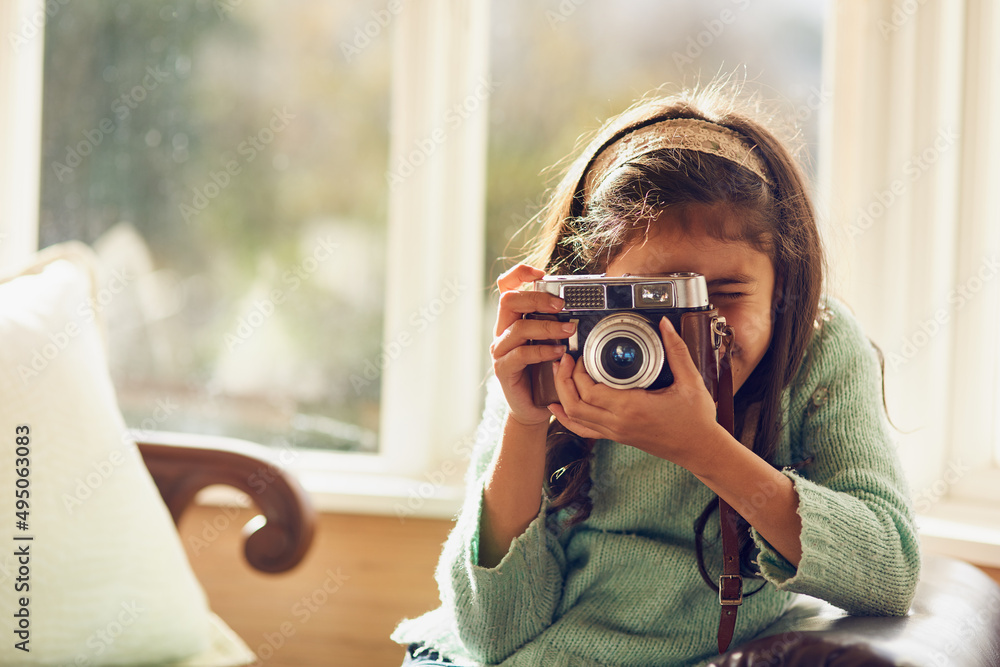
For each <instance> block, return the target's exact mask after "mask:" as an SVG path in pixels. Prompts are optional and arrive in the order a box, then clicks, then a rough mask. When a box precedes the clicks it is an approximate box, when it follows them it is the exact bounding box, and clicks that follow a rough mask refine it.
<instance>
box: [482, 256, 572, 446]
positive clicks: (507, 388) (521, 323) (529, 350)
mask: <svg viewBox="0 0 1000 667" xmlns="http://www.w3.org/2000/svg"><path fill="white" fill-rule="evenodd" d="M544 275H545V272H544V271H541V270H539V269H536V268H534V267H531V266H528V265H526V264H518V265H517V266H515V267H514V268H512V269H511V270H509V271H507V272H506V273H504V274H503V275H502V276H500V277H499V278H498V279H497V287H498V288H499V289H500V307H499V309H498V312H497V322H496V328H495V330H494V334H493V335H494V336H495V338H494V339H493V343H492V344H491V345H490V355H491V356H492V357H493V372H494V374H495V375H496V376H497V379H498V380H500V386H501V387H503V393H504V396H505V397H506V399H507V405H508V407H509V408H510V413H509V417H510V418H512V419H515V420H516V421H518V422H520V423H521V424H523V425H524V426H535V425H539V424H543V423H547V422H548V421H549V418H550V417H551V413H550V412H549V411H548V409H546V408H540V407H538V406H536V405H535V404H534V402H532V400H531V378H530V376H529V375H528V372H527V370H526V369H527V367H528V365H529V364H538V363H550V362H553V361H555V360H556V359H559V357H561V356H562V355H563V352H565V346H563V345H527V344H526V343H527V342H528V341H529V340H546V339H560V338H566V337H568V336H569V335H570V334H571V333H572V332H573V330H574V329H575V327H576V325H573V324H568V323H565V322H554V321H548V320H526V319H522V317H521V316H522V315H523V314H525V313H538V312H541V313H546V312H547V313H557V312H559V311H560V310H562V307H563V300H562V299H560V298H559V297H557V296H553V295H551V294H548V293H546V292H534V291H520V290H519V289H518V288H519V287H520V286H521V285H522V284H524V283H526V282H530V281H532V280H538V279H540V278H541V277H542V276H544Z"/></svg>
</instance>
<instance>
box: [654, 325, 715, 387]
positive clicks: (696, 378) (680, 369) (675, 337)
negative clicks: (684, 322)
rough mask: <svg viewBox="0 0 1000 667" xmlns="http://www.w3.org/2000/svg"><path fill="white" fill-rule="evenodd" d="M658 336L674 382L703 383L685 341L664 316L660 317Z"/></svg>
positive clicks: (685, 383) (684, 383)
mask: <svg viewBox="0 0 1000 667" xmlns="http://www.w3.org/2000/svg"><path fill="white" fill-rule="evenodd" d="M660 336H662V338H663V347H664V349H665V350H666V353H667V363H668V364H669V365H670V372H672V373H673V374H674V382H679V383H681V384H682V385H687V384H691V383H694V382H697V383H698V384H704V380H702V378H701V373H699V372H698V369H697V367H695V365H694V360H693V359H691V352H690V351H689V350H688V347H687V343H685V342H684V339H683V338H681V337H680V334H678V333H677V330H676V329H674V323H673V322H671V321H670V320H669V319H667V318H666V317H663V318H661V319H660Z"/></svg>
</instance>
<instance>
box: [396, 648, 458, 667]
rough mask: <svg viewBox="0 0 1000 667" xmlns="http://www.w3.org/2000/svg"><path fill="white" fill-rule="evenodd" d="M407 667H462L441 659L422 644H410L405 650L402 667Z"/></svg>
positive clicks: (436, 653)
mask: <svg viewBox="0 0 1000 667" xmlns="http://www.w3.org/2000/svg"><path fill="white" fill-rule="evenodd" d="M409 665H414V666H419V667H463V666H462V665H459V664H457V663H454V662H452V661H451V660H447V659H446V658H442V657H441V656H440V655H439V654H438V652H437V651H435V650H434V649H432V648H429V647H427V646H424V645H423V644H410V645H409V646H408V647H407V648H406V658H405V659H404V660H403V667H408V666H409Z"/></svg>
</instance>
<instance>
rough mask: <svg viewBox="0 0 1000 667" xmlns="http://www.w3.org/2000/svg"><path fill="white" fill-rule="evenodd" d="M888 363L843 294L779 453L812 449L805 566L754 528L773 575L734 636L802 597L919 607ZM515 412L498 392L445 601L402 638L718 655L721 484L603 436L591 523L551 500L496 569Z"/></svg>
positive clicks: (441, 644)
mask: <svg viewBox="0 0 1000 667" xmlns="http://www.w3.org/2000/svg"><path fill="white" fill-rule="evenodd" d="M879 373H880V370H879V366H878V362H877V361H876V357H875V354H874V352H873V350H872V348H871V346H870V345H869V342H868V339H867V338H866V337H865V335H864V334H863V332H862V331H861V329H860V327H859V326H858V325H857V323H856V321H855V320H854V318H853V317H852V316H851V315H850V313H849V312H848V311H847V310H846V309H845V308H844V307H843V306H842V305H840V304H838V303H837V302H835V301H831V302H829V303H828V304H827V306H826V308H825V309H824V311H823V317H822V318H821V322H820V325H819V326H818V328H817V333H816V334H815V335H814V337H813V341H812V342H811V344H810V346H809V348H808V351H807V354H806V358H805V360H804V361H803V364H802V368H801V370H800V372H799V373H798V376H797V377H796V379H795V381H794V382H793V383H792V385H791V386H790V387H789V388H788V389H787V390H786V391H785V393H784V396H783V408H784V414H785V415H786V426H785V428H784V429H783V431H782V437H781V441H780V444H779V447H778V452H777V457H776V459H775V462H776V463H777V464H779V465H792V464H796V463H798V462H801V461H804V460H806V459H807V458H809V457H812V462H811V463H810V464H808V465H806V466H805V467H803V468H800V469H797V470H788V469H786V470H785V471H784V474H785V475H787V476H788V477H789V478H791V480H792V481H793V482H794V484H795V488H796V491H797V492H798V496H799V507H798V513H799V515H800V516H801V518H802V534H801V541H802V560H801V562H800V563H799V566H798V568H795V567H793V566H792V565H791V564H790V563H789V562H788V561H786V560H785V559H784V558H783V557H782V556H781V555H780V554H778V553H777V552H776V551H775V550H774V549H773V548H772V547H771V546H770V545H769V544H768V543H767V542H766V541H765V540H763V539H762V538H761V537H760V536H759V535H757V534H756V532H755V531H752V530H751V534H752V535H753V538H754V541H755V543H756V547H757V549H758V550H759V553H758V557H757V562H758V564H759V566H760V569H761V572H762V573H763V576H764V578H765V580H766V582H767V584H766V586H765V588H764V590H762V591H761V592H760V593H758V594H756V595H754V596H752V597H748V598H745V600H744V602H743V605H742V607H741V608H740V611H739V615H738V620H737V626H736V635H735V637H734V638H733V643H732V646H733V647H736V646H738V645H739V644H741V643H743V642H745V641H748V640H750V639H752V638H754V637H755V636H758V635H760V634H762V633H764V634H766V629H767V628H768V626H769V625H771V624H772V623H773V622H775V621H776V620H777V619H778V618H779V617H780V616H781V615H782V614H783V613H784V612H785V611H786V610H787V609H788V607H789V606H790V605H791V603H792V602H793V601H794V599H795V598H796V596H797V594H798V593H803V594H806V595H811V596H814V597H818V598H822V599H825V600H827V601H829V602H831V603H833V604H835V605H837V606H838V607H841V608H843V609H845V610H847V611H848V612H850V613H854V614H867V615H902V614H905V613H906V611H907V609H908V608H909V604H910V600H911V599H912V596H913V591H914V587H915V586H916V582H917V574H918V568H919V560H920V559H919V552H918V543H917V535H916V530H915V528H914V524H913V515H912V511H911V508H910V503H909V499H908V495H907V490H906V486H905V483H904V480H903V478H902V474H901V472H900V468H899V464H898V461H897V457H896V454H895V450H894V444H893V442H892V436H891V431H890V427H889V425H888V423H887V420H886V417H885V413H884V410H883V407H882V396H881V390H880V377H879ZM505 409H506V408H505V404H504V400H503V396H502V394H501V393H500V391H499V387H498V385H497V386H495V387H493V388H491V390H490V391H489V392H488V397H487V406H486V413H485V415H484V419H483V423H482V424H481V425H480V428H479V431H478V434H477V446H476V450H475V452H474V453H473V455H472V462H471V465H470V469H469V473H468V480H469V488H468V495H467V498H466V502H465V505H464V507H463V509H462V512H461V513H460V515H459V517H458V521H457V523H456V526H455V528H454V530H453V531H452V533H451V535H450V536H449V538H448V541H447V542H446V544H445V546H444V550H443V553H442V554H441V560H440V563H439V566H438V570H437V581H438V584H439V587H440V591H441V603H442V604H441V607H440V608H438V609H437V610H435V611H432V612H430V613H428V614H425V615H423V616H421V617H419V618H416V619H411V620H407V621H403V623H401V624H400V626H399V627H398V628H397V629H396V631H395V632H394V633H393V639H394V640H396V641H398V642H400V643H403V644H407V643H411V642H423V643H425V644H427V645H429V646H432V647H434V648H436V649H437V650H439V651H440V652H442V653H443V654H444V655H445V656H447V657H450V658H451V659H453V660H456V661H457V662H465V663H475V664H488V665H493V664H502V665H504V666H505V667H508V666H509V667H527V666H529V665H530V666H538V667H564V666H565V667H570V666H572V667H577V666H579V667H583V666H588V667H589V666H594V665H623V666H624V665H635V666H636V667H652V666H654V665H696V664H702V663H704V662H706V661H708V660H710V659H711V658H712V657H713V656H716V655H717V648H716V632H717V628H718V622H719V604H718V599H717V595H716V593H715V592H714V591H712V590H711V589H710V588H709V587H708V586H707V585H706V584H705V583H704V581H703V580H702V578H701V576H700V575H699V574H698V570H697V566H696V557H695V546H694V531H693V528H692V525H693V522H694V519H695V517H697V516H698V514H699V513H700V512H701V511H702V510H703V509H704V508H705V506H706V505H707V504H708V502H709V501H710V500H711V498H712V497H713V494H712V492H711V491H710V490H709V489H708V488H707V487H705V486H704V485H703V484H701V482H699V481H698V480H697V479H696V478H695V477H694V476H693V475H692V474H691V473H689V472H688V471H687V470H685V469H683V468H681V467H679V466H677V465H675V464H673V463H670V462H669V461H665V460H663V459H659V458H656V457H654V456H651V455H649V454H646V453H645V452H642V451H639V450H637V449H634V448H632V447H627V446H624V445H621V444H618V443H615V442H611V441H606V440H602V441H598V442H597V443H596V445H595V447H594V459H593V461H592V465H591V475H592V479H593V487H592V489H591V492H590V493H591V498H592V499H593V504H594V508H593V512H592V513H591V515H590V517H589V518H588V519H587V520H586V521H584V522H582V523H580V524H578V525H576V526H574V527H573V528H570V529H567V530H560V529H559V528H558V525H557V523H556V521H555V518H556V517H554V516H553V517H547V516H546V509H547V506H546V503H545V502H544V500H543V502H542V508H541V511H540V512H539V515H538V517H537V518H536V519H535V520H534V521H533V522H532V523H531V524H530V525H529V526H528V528H527V530H525V532H524V533H523V534H522V535H520V536H519V537H517V538H516V539H515V540H514V541H513V542H512V543H511V546H510V550H509V551H508V553H507V554H506V556H504V558H503V560H502V561H501V562H500V563H499V564H498V565H497V566H496V567H495V568H484V567H480V566H479V565H477V562H478V546H479V545H478V540H479V516H480V508H481V500H482V489H483V482H484V476H485V472H486V469H487V467H488V465H489V462H490V460H491V458H492V456H493V451H494V448H495V446H496V444H497V442H498V440H499V437H500V429H501V425H502V423H503V418H504V411H505ZM760 492H761V494H766V493H767V489H761V491H760ZM762 497H763V495H762ZM709 525H710V526H714V525H715V524H714V523H710V524H709ZM716 538H717V531H715V530H708V529H706V547H707V548H706V552H705V562H706V563H707V564H708V566H709V572H710V573H711V574H712V575H713V576H716V575H717V574H718V570H719V569H720V565H719V564H721V560H722V557H721V547H720V545H719V544H718V542H717V539H716ZM758 585H759V584H758V583H757V582H755V581H752V580H751V581H749V582H747V583H746V584H745V585H744V587H745V589H746V590H748V591H749V590H751V589H753V588H755V587H756V586H758Z"/></svg>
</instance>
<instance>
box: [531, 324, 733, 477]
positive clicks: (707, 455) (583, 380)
mask: <svg viewBox="0 0 1000 667" xmlns="http://www.w3.org/2000/svg"><path fill="white" fill-rule="evenodd" d="M660 336H661V337H662V339H663V344H664V348H665V350H666V353H667V363H668V364H670V370H671V371H672V372H673V374H674V383H673V384H672V385H670V386H669V387H665V388H663V389H657V390H653V391H647V390H645V389H615V388H613V387H609V386H607V385H605V384H600V383H597V382H594V381H593V380H592V379H591V378H590V376H589V375H587V372H586V371H585V370H584V367H583V364H582V363H576V362H574V361H573V358H572V357H571V356H570V355H568V354H567V355H564V356H563V358H562V360H561V361H560V362H559V369H558V370H557V372H556V391H557V393H558V394H559V401H560V402H561V404H562V405H561V406H560V405H555V404H554V405H551V406H549V408H550V409H551V410H552V413H553V414H554V415H555V416H556V417H557V418H558V419H559V421H560V422H562V423H563V424H564V425H565V426H566V427H567V428H569V429H571V430H572V431H573V432H574V433H576V434H577V435H579V436H581V437H585V438H607V439H610V440H615V441H617V442H620V443H622V444H625V445H631V446H632V447H636V448H638V449H641V450H643V451H645V452H648V453H649V454H653V455H654V456H658V457H660V458H663V459H667V460H668V461H673V462H674V463H676V464H678V465H680V466H683V467H685V468H687V469H688V470H690V471H691V472H693V473H695V474H698V473H699V472H701V471H702V470H705V469H707V468H708V467H710V466H711V463H712V461H713V459H714V458H715V457H716V456H718V455H719V453H718V452H717V451H716V450H717V449H718V447H719V443H724V442H727V441H728V440H732V438H731V437H730V436H728V433H726V431H725V429H723V428H722V427H721V426H720V425H719V424H718V423H717V422H716V412H715V402H714V401H713V400H712V396H711V394H709V392H708V389H707V388H706V387H705V382H704V380H703V379H702V377H701V374H700V373H699V372H698V369H697V368H696V367H695V365H694V361H692V360H691V354H690V353H689V352H688V349H687V345H686V344H685V343H684V341H683V340H682V339H681V337H680V336H679V335H677V332H676V331H675V330H674V326H673V324H672V323H671V322H670V320H668V319H667V318H663V319H662V320H661V321H660ZM720 430H721V432H722V434H725V435H726V436H727V437H726V438H720V433H719V431H720ZM734 442H735V441H734Z"/></svg>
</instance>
